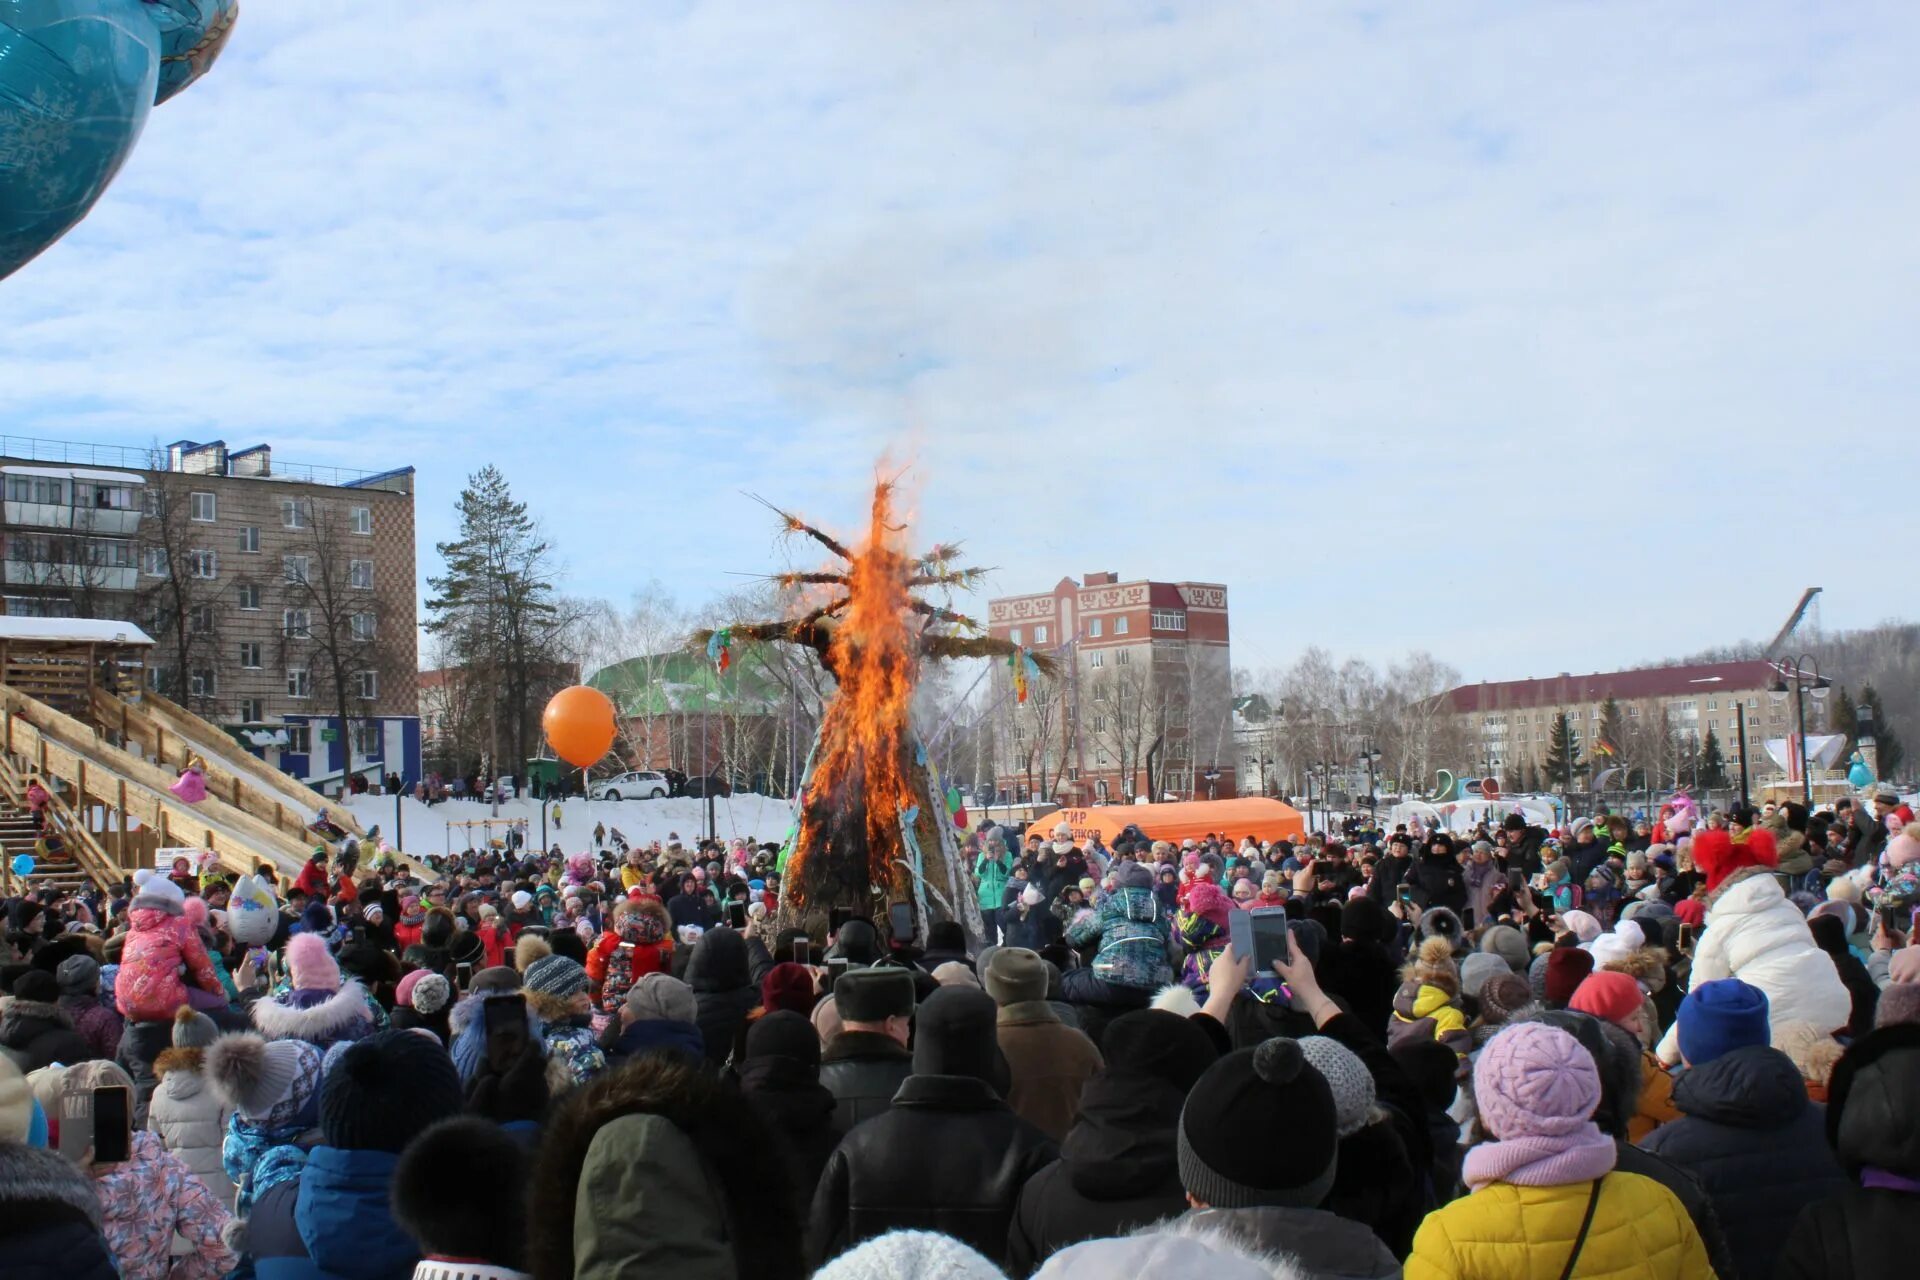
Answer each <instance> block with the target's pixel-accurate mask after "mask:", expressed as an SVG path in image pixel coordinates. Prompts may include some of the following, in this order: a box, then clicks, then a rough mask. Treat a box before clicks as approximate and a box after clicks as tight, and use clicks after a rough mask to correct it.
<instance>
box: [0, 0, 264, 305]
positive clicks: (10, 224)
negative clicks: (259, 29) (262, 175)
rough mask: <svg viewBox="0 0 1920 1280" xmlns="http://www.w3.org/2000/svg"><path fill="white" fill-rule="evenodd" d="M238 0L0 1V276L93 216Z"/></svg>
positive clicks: (194, 74) (219, 36)
mask: <svg viewBox="0 0 1920 1280" xmlns="http://www.w3.org/2000/svg"><path fill="white" fill-rule="evenodd" d="M236 3H237V0H0V279H4V278H5V277H7V276H9V275H11V274H13V272H15V271H17V270H19V269H20V267H22V266H23V265H25V264H26V263H27V262H28V261H30V260H31V259H32V258H33V257H34V256H35V255H37V254H39V253H40V251H41V250H43V249H45V248H46V247H47V246H48V245H50V244H52V243H53V242H54V241H56V240H58V239H59V238H60V237H61V236H63V235H65V234H66V233H67V232H68V231H70V230H72V229H73V227H74V225H75V224H76V223H78V222H79V221H80V220H81V219H82V218H84V217H86V216H87V213H88V212H89V211H90V210H91V209H92V208H93V206H94V204H95V202H96V201H98V200H99V199H100V196H101V195H102V193H104V192H105V191H106V189H107V185H108V184H109V183H111V182H112V181H113V179H114V176H115V175H116V174H118V173H119V172H120V166H121V165H123V164H125V163H126V161H127V157H128V156H129V155H130V154H132V152H133V147H134V144H135V143H136V142H138V141H139V140H140V131H141V130H142V129H144V128H145V127H146V124H147V113H148V112H149V111H151V110H152V109H153V106H154V104H155V103H156V102H164V101H165V100H166V99H167V98H169V97H172V96H173V95H174V94H176V93H178V92H180V90H182V89H184V88H186V87H187V86H188V85H189V84H192V83H193V82H194V81H195V80H197V79H198V78H199V77H200V75H201V74H202V73H203V72H204V71H205V70H206V69H207V68H208V67H209V66H211V65H212V63H213V60H214V59H215V58H217V57H218V56H219V54H220V50H221V49H222V48H223V47H224V46H225V44H226V38H227V35H228V33H230V32H231V31H232V29H233V19H234V15H235V13H236V11H237V9H236Z"/></svg>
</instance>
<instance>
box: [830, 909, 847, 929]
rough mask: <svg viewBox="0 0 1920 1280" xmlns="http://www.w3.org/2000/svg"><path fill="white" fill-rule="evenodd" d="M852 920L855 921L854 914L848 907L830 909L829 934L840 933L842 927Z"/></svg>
mask: <svg viewBox="0 0 1920 1280" xmlns="http://www.w3.org/2000/svg"><path fill="white" fill-rule="evenodd" d="M851 919H853V912H852V911H850V910H848V909H847V908H846V907H829V908H828V909H827V932H828V933H839V932H840V926H841V925H843V924H845V923H846V922H847V921H849V920H851Z"/></svg>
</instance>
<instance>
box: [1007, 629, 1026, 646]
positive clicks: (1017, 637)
mask: <svg viewBox="0 0 1920 1280" xmlns="http://www.w3.org/2000/svg"><path fill="white" fill-rule="evenodd" d="M1007 639H1009V640H1011V641H1013V642H1014V643H1015V644H1022V643H1024V640H1023V639H1022V636H1021V632H1020V628H1018V627H1015V628H1014V629H1013V630H1011V631H1009V632H1007Z"/></svg>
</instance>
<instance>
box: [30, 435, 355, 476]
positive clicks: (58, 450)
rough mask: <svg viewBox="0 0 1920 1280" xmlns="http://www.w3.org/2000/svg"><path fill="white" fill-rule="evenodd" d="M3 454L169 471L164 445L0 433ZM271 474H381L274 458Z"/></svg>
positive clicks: (65, 463) (59, 462)
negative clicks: (104, 442) (127, 443)
mask: <svg viewBox="0 0 1920 1280" xmlns="http://www.w3.org/2000/svg"><path fill="white" fill-rule="evenodd" d="M0 457H8V458H15V459H18V460H19V461H22V462H47V463H54V464H57V465H61V466H69V467H118V468H120V469H122V470H133V471H166V470H168V469H169V468H168V466H167V451H166V449H165V448H163V447H153V448H137V447H135V446H132V445H123V444H88V443H86V442H84V441H80V440H44V439H40V438H39V437H36V436H9V435H0ZM271 474H273V475H275V476H278V477H281V478H282V479H287V480H303V481H305V482H307V483H308V484H323V485H332V486H335V487H339V486H343V485H350V484H353V483H355V482H357V481H361V480H365V479H367V478H368V477H369V476H373V475H378V474H379V473H378V472H375V471H365V470H360V469H357V468H354V467H326V466H317V465H315V464H313V463H307V462H283V461H282V460H281V459H279V458H275V459H274V460H273V469H272V472H271Z"/></svg>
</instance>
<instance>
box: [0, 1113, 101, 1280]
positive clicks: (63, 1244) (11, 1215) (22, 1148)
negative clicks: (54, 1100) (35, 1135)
mask: <svg viewBox="0 0 1920 1280" xmlns="http://www.w3.org/2000/svg"><path fill="white" fill-rule="evenodd" d="M0 1258H4V1259H5V1260H6V1263H5V1266H6V1275H7V1280H119V1272H118V1271H117V1270H115V1269H114V1265H113V1257H112V1255H111V1254H110V1253H108V1251H107V1242H106V1240H105V1239H104V1238H102V1236H101V1234H100V1197H99V1196H98V1195H96V1194H95V1193H94V1189H93V1181H92V1179H90V1178H88V1177H87V1176H86V1175H85V1174H83V1173H81V1172H80V1170H79V1169H77V1168H75V1167H74V1166H73V1164H72V1163H70V1162H69V1161H66V1160H63V1159H61V1158H60V1157H59V1156H58V1155H55V1154H54V1153H53V1152H51V1151H48V1150H46V1149H45V1148H43V1147H29V1146H27V1145H26V1144H25V1143H21V1142H0Z"/></svg>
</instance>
